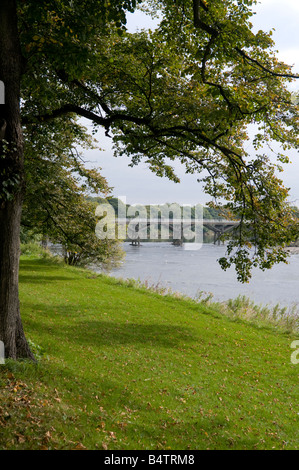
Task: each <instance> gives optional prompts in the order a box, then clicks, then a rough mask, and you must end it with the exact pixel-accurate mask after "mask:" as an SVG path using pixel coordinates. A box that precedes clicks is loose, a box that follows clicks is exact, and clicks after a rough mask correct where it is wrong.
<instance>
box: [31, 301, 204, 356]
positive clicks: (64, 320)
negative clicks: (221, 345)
mask: <svg viewBox="0 0 299 470" xmlns="http://www.w3.org/2000/svg"><path fill="white" fill-rule="evenodd" d="M23 307H26V309H29V310H31V311H33V312H41V313H37V314H36V315H35V317H34V318H32V317H31V318H30V319H27V322H26V323H27V324H28V325H30V329H32V330H35V331H44V332H45V331H47V325H46V322H47V318H48V319H49V320H50V323H51V325H50V328H51V337H52V341H57V344H61V345H64V342H67V344H74V345H76V346H89V347H94V348H96V349H98V348H101V347H102V346H103V345H105V346H107V345H109V346H113V345H126V344H152V345H153V346H159V347H161V346H162V347H167V348H173V347H175V346H177V345H179V344H182V343H187V342H192V341H195V340H198V338H195V337H194V336H193V334H192V333H193V332H192V329H191V328H188V327H185V326H184V327H182V326H181V325H169V324H163V323H151V324H149V323H146V322H144V323H142V322H140V323H137V322H131V321H129V319H128V321H127V319H126V318H124V319H123V320H122V321H121V322H120V321H119V319H115V320H114V321H113V320H111V321H110V320H105V319H103V318H99V319H98V320H97V319H94V318H92V319H85V320H82V314H81V313H80V311H78V307H77V306H65V305H60V306H57V305H51V308H50V307H49V309H45V306H44V305H42V304H37V305H34V304H27V305H25V304H23ZM47 310H48V311H47ZM52 312H55V314H54V315H53V313H52ZM53 320H54V322H53ZM53 323H54V324H53Z"/></svg>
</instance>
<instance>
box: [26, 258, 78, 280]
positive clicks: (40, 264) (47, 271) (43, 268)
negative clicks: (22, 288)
mask: <svg viewBox="0 0 299 470" xmlns="http://www.w3.org/2000/svg"><path fill="white" fill-rule="evenodd" d="M60 268H61V266H60V265H55V264H53V263H51V262H49V264H48V263H47V261H44V260H21V262H20V275H19V280H20V282H22V283H35V284H36V283H38V284H44V283H45V282H48V281H70V280H73V279H75V277H73V276H70V275H66V276H57V275H54V276H53V275H52V273H53V272H55V271H57V269H60ZM40 272H42V273H43V275H42V276H41V277H40V276H39V274H40ZM31 273H32V274H31Z"/></svg>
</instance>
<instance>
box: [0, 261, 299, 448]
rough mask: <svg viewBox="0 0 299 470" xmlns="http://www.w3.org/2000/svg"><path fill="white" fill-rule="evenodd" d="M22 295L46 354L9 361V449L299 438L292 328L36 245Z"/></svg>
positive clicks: (2, 384) (24, 271)
mask: <svg viewBox="0 0 299 470" xmlns="http://www.w3.org/2000/svg"><path fill="white" fill-rule="evenodd" d="M20 296H21V309H22V317H23V322H24V328H25V331H26V335H27V337H28V338H30V341H31V343H32V347H33V349H34V350H35V351H36V353H37V355H38V356H41V358H40V361H39V363H38V365H34V364H30V363H28V362H13V361H6V364H5V365H2V366H0V449H84V448H86V449H108V450H116V449H124V450H125V449H128V450H133V449H134V450H139V449H150V450H153V449H158V450H159V449H163V450H168V449H169V450H170V449H173V450H188V449H191V450H194V449H231V450H233V449H252V450H254V449H269V450H271V449H296V448H298V443H299V436H298V417H299V408H298V403H299V391H298V376H299V364H298V365H294V364H292V363H291V354H292V352H293V350H292V349H291V346H290V345H291V343H292V341H293V340H294V339H296V336H295V335H294V334H292V335H291V334H286V333H283V332H280V331H278V330H277V329H275V328H274V327H271V326H269V327H265V326H263V327H261V326H258V325H254V324H249V323H248V322H247V323H246V322H245V321H240V320H232V319H229V318H227V317H225V316H224V315H221V314H220V313H219V312H217V309H216V308H215V307H213V306H209V305H207V304H205V303H195V302H193V301H191V300H189V301H188V300H184V299H178V298H175V297H171V296H167V295H166V296H161V295H159V294H157V293H154V292H149V291H146V289H142V288H139V289H138V288H136V287H134V286H132V285H130V283H124V282H120V281H119V280H116V279H112V278H108V277H105V276H97V275H94V274H93V273H91V272H90V271H85V270H81V269H76V268H70V267H65V266H62V265H58V264H53V263H51V262H50V261H44V260H41V259H37V258H31V257H22V260H21V272H20ZM297 338H298V336H297Z"/></svg>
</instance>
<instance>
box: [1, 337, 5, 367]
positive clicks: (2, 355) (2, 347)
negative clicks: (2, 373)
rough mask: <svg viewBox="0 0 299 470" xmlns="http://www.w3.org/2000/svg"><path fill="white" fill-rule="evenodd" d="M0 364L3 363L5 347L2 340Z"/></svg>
mask: <svg viewBox="0 0 299 470" xmlns="http://www.w3.org/2000/svg"><path fill="white" fill-rule="evenodd" d="M0 364H5V349H4V343H3V341H0Z"/></svg>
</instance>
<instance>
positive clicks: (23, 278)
mask: <svg viewBox="0 0 299 470" xmlns="http://www.w3.org/2000/svg"><path fill="white" fill-rule="evenodd" d="M19 280H20V282H21V283H23V284H24V283H29V284H45V283H48V282H53V281H71V280H74V278H72V277H70V276H43V277H38V276H36V275H34V274H31V275H30V274H20V276H19Z"/></svg>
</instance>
